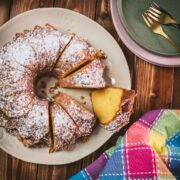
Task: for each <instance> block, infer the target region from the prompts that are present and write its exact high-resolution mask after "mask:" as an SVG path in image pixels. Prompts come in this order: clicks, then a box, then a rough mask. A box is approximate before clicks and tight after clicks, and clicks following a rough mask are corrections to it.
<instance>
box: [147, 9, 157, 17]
mask: <svg viewBox="0 0 180 180" xmlns="http://www.w3.org/2000/svg"><path fill="white" fill-rule="evenodd" d="M147 12H149V13H151V14H152V15H153V16H155V17H157V18H159V17H160V14H158V13H156V12H154V11H153V10H152V9H151V8H149V9H148V10H147Z"/></svg>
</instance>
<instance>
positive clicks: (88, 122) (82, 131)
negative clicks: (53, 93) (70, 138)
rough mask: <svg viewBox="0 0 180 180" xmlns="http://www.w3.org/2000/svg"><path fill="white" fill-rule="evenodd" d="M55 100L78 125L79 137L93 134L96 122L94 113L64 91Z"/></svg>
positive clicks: (77, 132)
mask: <svg viewBox="0 0 180 180" xmlns="http://www.w3.org/2000/svg"><path fill="white" fill-rule="evenodd" d="M55 101H56V102H57V103H58V104H60V105H61V106H62V107H63V108H64V110H65V111H66V112H67V113H68V114H69V116H70V117H71V118H72V119H73V121H74V123H75V124H76V125H77V126H78V131H76V134H77V137H82V136H88V135H90V134H91V132H92V128H93V126H94V124H95V122H96V119H95V116H94V114H92V113H91V112H90V111H88V110H87V109H85V108H84V107H83V106H82V105H80V104H79V103H78V102H77V101H75V100H74V99H72V98H71V97H69V96H67V95H66V94H64V93H60V94H59V95H58V96H57V97H56V98H55Z"/></svg>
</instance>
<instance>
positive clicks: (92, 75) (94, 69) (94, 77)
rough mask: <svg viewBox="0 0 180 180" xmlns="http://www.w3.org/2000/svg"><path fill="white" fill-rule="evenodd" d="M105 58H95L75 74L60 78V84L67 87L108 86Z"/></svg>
mask: <svg viewBox="0 0 180 180" xmlns="http://www.w3.org/2000/svg"><path fill="white" fill-rule="evenodd" d="M105 67H106V66H105V64H104V62H103V60H100V59H95V60H93V61H92V62H90V63H89V64H87V65H85V66H83V67H82V68H80V69H79V70H77V71H76V72H74V73H73V74H71V75H69V76H67V77H66V78H63V79H61V80H60V82H59V85H60V86H61V87H67V88H104V87H106V86H107V83H106V80H105V78H104V76H105V74H104V73H105Z"/></svg>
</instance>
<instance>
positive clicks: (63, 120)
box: [50, 103, 77, 152]
mask: <svg viewBox="0 0 180 180" xmlns="http://www.w3.org/2000/svg"><path fill="white" fill-rule="evenodd" d="M50 114H51V121H52V126H53V127H52V129H53V145H52V148H51V150H50V151H51V152H53V151H60V150H67V149H68V148H69V147H70V146H71V145H73V144H75V140H76V136H75V132H76V130H77V126H76V125H75V124H74V122H73V120H72V119H71V117H70V116H69V115H68V114H67V113H66V112H65V110H64V109H63V108H62V107H61V106H60V105H58V104H57V103H52V104H51V106H50Z"/></svg>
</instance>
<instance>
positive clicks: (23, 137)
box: [17, 98, 49, 146]
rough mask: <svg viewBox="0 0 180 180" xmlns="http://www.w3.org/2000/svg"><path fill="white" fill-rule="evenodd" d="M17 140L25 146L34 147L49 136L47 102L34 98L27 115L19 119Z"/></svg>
mask: <svg viewBox="0 0 180 180" xmlns="http://www.w3.org/2000/svg"><path fill="white" fill-rule="evenodd" d="M17 132H18V134H17V138H18V139H19V140H20V141H21V142H22V143H23V144H24V145H25V146H34V145H36V144H38V143H39V142H40V141H41V140H42V139H44V137H46V136H47V135H48V134H49V111H48V101H46V100H40V99H38V98H35V99H34V101H33V105H32V108H31V110H30V111H29V113H28V114H27V115H26V116H25V117H22V118H19V121H18V126H17Z"/></svg>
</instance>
